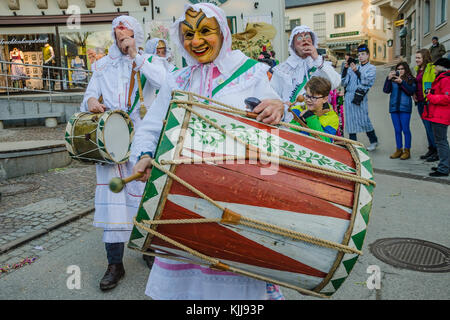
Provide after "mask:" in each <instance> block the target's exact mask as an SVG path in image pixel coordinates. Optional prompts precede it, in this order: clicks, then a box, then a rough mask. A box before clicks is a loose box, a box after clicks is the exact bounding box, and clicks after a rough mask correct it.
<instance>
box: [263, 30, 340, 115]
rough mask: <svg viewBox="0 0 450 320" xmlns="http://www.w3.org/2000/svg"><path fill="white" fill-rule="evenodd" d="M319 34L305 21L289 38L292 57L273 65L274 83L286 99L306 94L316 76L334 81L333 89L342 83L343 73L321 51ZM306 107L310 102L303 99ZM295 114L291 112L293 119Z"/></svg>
mask: <svg viewBox="0 0 450 320" xmlns="http://www.w3.org/2000/svg"><path fill="white" fill-rule="evenodd" d="M317 45H318V38H317V35H316V34H315V33H314V31H312V30H311V29H310V28H309V27H308V26H305V25H302V26H298V27H295V28H294V30H292V33H291V37H290V39H289V58H288V59H287V60H286V61H285V62H283V63H281V64H280V65H278V66H276V67H274V68H273V75H272V78H271V81H270V84H271V85H272V87H273V88H274V89H275V91H276V92H277V93H278V95H280V97H281V98H282V99H283V101H286V102H289V103H295V102H296V99H297V97H298V96H299V95H304V94H305V93H306V91H305V85H306V83H307V82H308V81H309V79H311V78H312V77H313V76H318V77H323V78H326V79H328V80H329V81H330V82H331V89H332V90H334V89H336V88H337V87H339V85H340V83H341V76H340V75H339V73H337V72H336V71H335V70H334V68H333V66H332V65H331V62H329V61H325V59H324V58H323V56H321V55H319V53H318V52H317ZM301 104H302V106H303V110H306V109H307V107H306V105H305V104H304V103H303V102H302V103H301ZM292 119H293V115H292V114H291V113H288V115H287V116H286V118H285V120H284V121H286V122H289V121H291V120H292Z"/></svg>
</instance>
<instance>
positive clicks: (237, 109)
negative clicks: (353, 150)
mask: <svg viewBox="0 0 450 320" xmlns="http://www.w3.org/2000/svg"><path fill="white" fill-rule="evenodd" d="M174 92H175V93H182V94H187V95H190V96H195V97H197V98H200V99H203V100H205V101H210V102H212V103H215V104H218V105H222V106H224V107H226V108H228V109H230V110H233V111H234V113H237V114H240V115H246V114H247V112H246V111H243V110H242V109H239V108H236V107H233V106H230V105H228V104H226V103H223V102H220V101H217V100H213V99H211V98H207V97H204V96H202V95H199V94H196V93H193V92H189V91H182V90H175V91H174ZM172 102H175V103H177V100H172V101H171V103H172ZM181 102H182V103H190V104H195V105H197V103H196V102H193V101H181ZM198 104H199V105H198V106H199V107H203V108H206V109H207V108H208V107H213V108H218V109H220V107H215V106H210V105H205V104H201V103H198ZM230 110H226V109H222V111H225V112H230ZM280 125H284V126H287V127H291V128H293V129H298V130H301V131H305V132H308V133H311V134H318V135H322V136H325V137H328V138H332V139H334V140H341V141H345V142H348V143H351V144H356V145H360V146H363V144H362V143H361V142H358V141H354V140H350V139H347V138H344V137H340V136H335V135H332V134H329V133H326V132H321V131H317V130H312V129H309V128H305V127H301V126H296V125H292V124H290V123H287V122H280Z"/></svg>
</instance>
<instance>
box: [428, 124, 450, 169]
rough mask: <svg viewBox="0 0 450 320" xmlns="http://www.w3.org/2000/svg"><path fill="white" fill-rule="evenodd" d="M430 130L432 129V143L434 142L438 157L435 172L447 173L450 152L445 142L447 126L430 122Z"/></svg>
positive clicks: (446, 141)
mask: <svg viewBox="0 0 450 320" xmlns="http://www.w3.org/2000/svg"><path fill="white" fill-rule="evenodd" d="M431 128H432V129H433V134H434V141H436V148H437V152H438V156H439V164H438V166H437V171H439V172H441V173H449V171H450V164H449V161H450V157H449V154H450V150H449V145H448V140H447V130H448V125H445V124H441V123H436V122H431Z"/></svg>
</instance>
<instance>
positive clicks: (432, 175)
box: [429, 171, 448, 177]
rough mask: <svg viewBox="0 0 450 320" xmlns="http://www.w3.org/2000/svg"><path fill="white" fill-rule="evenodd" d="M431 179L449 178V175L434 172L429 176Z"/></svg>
mask: <svg viewBox="0 0 450 320" xmlns="http://www.w3.org/2000/svg"><path fill="white" fill-rule="evenodd" d="M429 176H430V177H448V173H442V172H439V171H434V172H431V173H430V174H429Z"/></svg>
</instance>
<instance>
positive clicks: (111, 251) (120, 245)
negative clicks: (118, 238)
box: [105, 242, 125, 264]
mask: <svg viewBox="0 0 450 320" xmlns="http://www.w3.org/2000/svg"><path fill="white" fill-rule="evenodd" d="M105 249H106V257H107V258H108V264H117V263H122V260H123V252H124V250H125V243H124V242H117V243H106V242H105Z"/></svg>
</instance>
